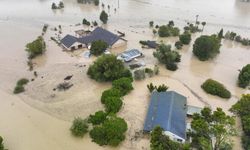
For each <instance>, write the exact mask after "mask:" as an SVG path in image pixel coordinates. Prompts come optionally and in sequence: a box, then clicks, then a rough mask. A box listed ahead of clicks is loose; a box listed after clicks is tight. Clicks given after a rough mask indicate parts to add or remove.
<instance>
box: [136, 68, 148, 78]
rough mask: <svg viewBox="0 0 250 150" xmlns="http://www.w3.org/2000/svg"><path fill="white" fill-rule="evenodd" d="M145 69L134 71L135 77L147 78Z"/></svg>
mask: <svg viewBox="0 0 250 150" xmlns="http://www.w3.org/2000/svg"><path fill="white" fill-rule="evenodd" d="M145 77H146V75H145V70H144V69H137V70H135V71H134V78H135V80H143V79H145Z"/></svg>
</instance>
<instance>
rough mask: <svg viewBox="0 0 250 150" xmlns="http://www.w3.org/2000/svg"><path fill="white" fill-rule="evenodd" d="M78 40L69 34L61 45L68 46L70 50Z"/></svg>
mask: <svg viewBox="0 0 250 150" xmlns="http://www.w3.org/2000/svg"><path fill="white" fill-rule="evenodd" d="M77 40H78V39H77V38H76V37H74V36H72V35H69V34H67V35H66V36H65V37H64V38H63V39H62V40H61V43H62V44H63V45H64V46H66V47H67V48H70V46H72V45H73V44H74V43H75V42H77Z"/></svg>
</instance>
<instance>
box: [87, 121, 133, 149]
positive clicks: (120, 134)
mask: <svg viewBox="0 0 250 150" xmlns="http://www.w3.org/2000/svg"><path fill="white" fill-rule="evenodd" d="M127 128H128V127H127V123H126V122H125V121H124V119H122V118H119V117H116V116H109V117H108V119H107V120H105V121H104V123H103V124H102V125H101V126H96V127H94V128H93V129H92V130H91V131H90V137H91V138H92V141H93V142H95V143H97V144H99V145H110V146H118V145H119V144H120V143H121V142H122V141H123V140H124V139H125V135H124V133H125V132H126V131H127Z"/></svg>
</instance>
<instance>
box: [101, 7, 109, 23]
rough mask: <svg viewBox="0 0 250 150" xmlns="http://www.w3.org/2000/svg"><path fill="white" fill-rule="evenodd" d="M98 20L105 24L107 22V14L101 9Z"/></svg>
mask: <svg viewBox="0 0 250 150" xmlns="http://www.w3.org/2000/svg"><path fill="white" fill-rule="evenodd" d="M100 20H101V21H102V22H103V23H104V24H106V23H107V22H108V14H107V13H106V12H105V11H104V10H103V11H102V12H101V14H100Z"/></svg>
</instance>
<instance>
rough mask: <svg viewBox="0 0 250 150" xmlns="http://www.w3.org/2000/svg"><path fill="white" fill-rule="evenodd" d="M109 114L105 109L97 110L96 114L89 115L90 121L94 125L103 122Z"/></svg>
mask: <svg viewBox="0 0 250 150" xmlns="http://www.w3.org/2000/svg"><path fill="white" fill-rule="evenodd" d="M107 115H108V114H107V113H106V112H104V111H97V112H95V114H94V115H89V118H88V122H89V123H92V124H93V125H99V124H102V123H103V122H104V121H105V120H106V118H107Z"/></svg>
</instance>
